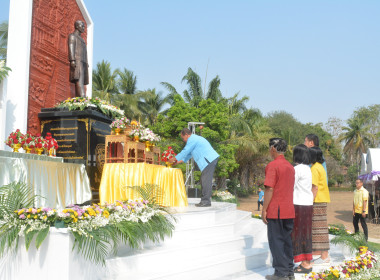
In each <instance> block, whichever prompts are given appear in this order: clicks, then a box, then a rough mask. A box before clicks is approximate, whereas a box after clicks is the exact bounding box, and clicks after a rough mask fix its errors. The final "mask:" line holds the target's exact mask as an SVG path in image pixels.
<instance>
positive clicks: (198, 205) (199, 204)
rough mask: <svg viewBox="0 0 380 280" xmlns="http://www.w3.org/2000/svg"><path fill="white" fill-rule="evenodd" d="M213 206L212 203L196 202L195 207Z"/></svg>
mask: <svg viewBox="0 0 380 280" xmlns="http://www.w3.org/2000/svg"><path fill="white" fill-rule="evenodd" d="M210 206H211V203H202V202H201V203H198V204H195V207H210Z"/></svg>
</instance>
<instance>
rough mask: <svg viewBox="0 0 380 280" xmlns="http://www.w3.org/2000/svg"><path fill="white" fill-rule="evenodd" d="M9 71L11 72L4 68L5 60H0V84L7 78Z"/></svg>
mask: <svg viewBox="0 0 380 280" xmlns="http://www.w3.org/2000/svg"><path fill="white" fill-rule="evenodd" d="M9 71H12V70H11V68H9V67H7V66H5V60H0V82H1V81H2V80H4V78H5V77H7V76H8V74H9Z"/></svg>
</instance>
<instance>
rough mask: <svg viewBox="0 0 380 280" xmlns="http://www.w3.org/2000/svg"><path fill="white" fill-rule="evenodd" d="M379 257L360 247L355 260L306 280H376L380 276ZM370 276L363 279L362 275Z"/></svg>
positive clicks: (315, 274)
mask: <svg viewBox="0 0 380 280" xmlns="http://www.w3.org/2000/svg"><path fill="white" fill-rule="evenodd" d="M378 259H379V256H377V255H375V254H374V253H373V252H372V251H370V250H368V248H367V247H365V246H361V247H359V252H358V253H357V256H356V258H355V259H351V260H349V261H345V262H344V263H343V264H340V265H337V266H331V267H330V268H329V269H327V270H324V271H322V272H311V273H310V274H308V275H306V276H305V278H304V279H306V280H315V279H374V278H376V277H379V276H380V271H379V264H378ZM362 273H365V274H369V275H368V276H369V277H368V278H367V277H365V278H362V276H361V275H360V274H362Z"/></svg>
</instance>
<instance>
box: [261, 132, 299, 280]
mask: <svg viewBox="0 0 380 280" xmlns="http://www.w3.org/2000/svg"><path fill="white" fill-rule="evenodd" d="M269 149H270V155H271V157H272V158H273V161H271V162H270V163H269V164H268V165H267V166H266V168H265V181H264V186H265V193H264V206H263V210H262V219H263V222H264V223H265V224H267V225H268V243H269V248H270V251H271V254H272V257H273V263H272V266H273V268H274V274H273V275H267V276H265V279H268V280H288V279H294V271H293V267H294V263H293V248H292V238H291V234H292V230H293V222H294V220H293V219H294V217H295V213H294V205H293V189H294V174H295V171H294V167H293V166H292V165H291V164H290V163H289V162H288V161H287V160H286V159H285V157H284V153H285V152H286V149H287V143H286V141H285V140H284V139H282V138H272V139H270V140H269Z"/></svg>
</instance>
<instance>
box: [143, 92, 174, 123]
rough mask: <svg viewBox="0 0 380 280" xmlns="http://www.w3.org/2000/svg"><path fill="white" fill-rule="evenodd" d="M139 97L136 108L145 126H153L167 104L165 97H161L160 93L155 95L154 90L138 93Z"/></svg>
mask: <svg viewBox="0 0 380 280" xmlns="http://www.w3.org/2000/svg"><path fill="white" fill-rule="evenodd" d="M139 97H140V101H139V102H138V107H139V109H140V111H141V113H142V115H143V117H144V118H145V119H146V122H147V124H148V125H153V124H155V123H156V121H157V116H158V114H159V113H163V112H162V109H163V108H164V106H165V105H166V104H168V98H167V96H162V92H158V93H156V89H155V88H154V89H148V90H146V91H143V92H139Z"/></svg>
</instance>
